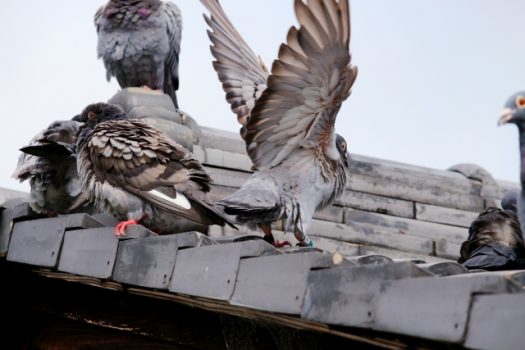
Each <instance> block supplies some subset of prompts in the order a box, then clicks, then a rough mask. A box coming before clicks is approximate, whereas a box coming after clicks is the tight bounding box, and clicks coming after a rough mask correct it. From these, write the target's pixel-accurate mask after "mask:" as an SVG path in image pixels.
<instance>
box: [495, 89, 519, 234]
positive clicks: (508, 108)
mask: <svg viewBox="0 0 525 350" xmlns="http://www.w3.org/2000/svg"><path fill="white" fill-rule="evenodd" d="M507 123H512V124H516V125H517V126H518V132H519V142H520V154H521V156H520V159H521V164H520V178H521V193H520V195H519V196H518V199H517V202H518V217H519V220H520V223H521V231H522V232H525V91H520V92H517V93H515V94H514V95H512V96H511V97H509V99H508V100H507V102H506V103H505V105H504V106H503V110H502V111H501V115H500V118H499V120H498V125H502V124H507Z"/></svg>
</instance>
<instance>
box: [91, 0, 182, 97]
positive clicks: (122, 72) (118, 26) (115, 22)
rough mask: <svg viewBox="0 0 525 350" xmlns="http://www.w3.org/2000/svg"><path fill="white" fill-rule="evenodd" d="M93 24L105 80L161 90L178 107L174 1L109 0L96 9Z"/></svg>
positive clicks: (177, 25)
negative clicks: (114, 79)
mask: <svg viewBox="0 0 525 350" xmlns="http://www.w3.org/2000/svg"><path fill="white" fill-rule="evenodd" d="M95 26H96V28H97V33H98V44H97V54H98V57H99V58H102V60H103V61H104V65H105V67H106V78H107V79H108V80H109V79H110V78H111V77H116V79H117V81H118V83H119V85H120V86H121V87H122V88H126V87H140V86H144V85H145V86H148V87H150V88H151V89H162V90H163V91H164V92H165V93H166V94H168V95H170V96H171V98H172V100H173V103H174V105H175V107H178V103H177V97H176V93H175V92H176V90H177V89H178V88H179V53H180V42H181V32H182V16H181V13H180V10H179V8H178V7H177V6H176V5H175V4H174V3H171V2H167V1H166V2H161V1H160V0H142V1H130V0H110V1H109V2H108V3H107V4H106V5H105V6H103V7H101V8H100V9H99V10H98V11H97V12H96V14H95Z"/></svg>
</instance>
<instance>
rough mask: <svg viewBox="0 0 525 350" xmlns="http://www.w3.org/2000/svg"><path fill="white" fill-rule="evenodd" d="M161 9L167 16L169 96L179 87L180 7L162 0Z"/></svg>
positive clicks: (165, 81)
mask: <svg viewBox="0 0 525 350" xmlns="http://www.w3.org/2000/svg"><path fill="white" fill-rule="evenodd" d="M161 10H162V11H164V14H165V16H166V18H167V21H166V28H167V31H168V38H169V43H170V51H169V54H168V57H167V59H166V69H165V75H166V76H165V77H164V84H165V91H166V93H168V95H170V96H175V91H176V90H178V89H179V53H180V41H181V33H182V16H181V13H180V9H179V8H178V7H177V5H175V4H174V3H172V2H164V3H163V5H162V7H161Z"/></svg>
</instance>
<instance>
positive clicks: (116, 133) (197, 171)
mask: <svg viewBox="0 0 525 350" xmlns="http://www.w3.org/2000/svg"><path fill="white" fill-rule="evenodd" d="M81 120H82V121H84V122H85V124H84V126H83V127H82V128H81V131H80V135H79V138H78V142H77V145H78V146H77V147H78V162H77V164H78V172H79V176H80V178H81V181H82V188H83V190H84V193H86V194H87V196H88V197H89V198H88V199H89V201H90V202H91V203H93V204H94V205H95V207H97V208H99V209H100V210H102V211H105V212H107V213H109V214H111V215H113V216H114V217H116V218H117V219H119V220H122V221H126V220H131V221H135V222H140V223H141V224H143V225H145V226H146V227H148V228H150V229H152V230H155V231H157V232H158V233H176V232H181V231H184V230H187V228H188V220H189V221H192V222H194V223H197V224H198V225H200V226H201V227H204V226H207V225H211V224H218V225H224V224H225V223H229V222H228V221H227V220H226V219H225V218H224V217H223V214H222V213H221V212H219V211H218V210H217V209H216V208H215V206H214V205H213V204H212V203H211V202H209V201H208V200H207V193H208V192H209V191H210V189H211V179H210V177H209V176H208V174H207V173H206V172H205V170H204V169H203V167H202V165H201V164H200V163H199V162H198V161H197V160H195V159H194V158H193V157H192V155H191V153H190V152H189V151H188V150H186V149H185V148H184V147H182V146H181V145H179V144H177V143H176V142H174V141H173V140H171V139H170V138H169V137H168V136H167V135H166V134H165V133H163V132H162V131H160V130H158V129H155V128H154V127H153V126H151V125H150V124H148V123H145V122H143V121H140V120H132V119H128V117H127V115H126V114H125V113H124V111H123V110H122V109H121V108H120V107H117V106H114V105H110V104H106V103H97V104H92V105H89V106H87V107H86V108H85V109H84V111H83V112H82V114H81ZM194 227H195V225H193V229H195V228H194ZM124 231H125V227H124V228H122V227H119V226H117V228H116V233H117V234H123V233H124Z"/></svg>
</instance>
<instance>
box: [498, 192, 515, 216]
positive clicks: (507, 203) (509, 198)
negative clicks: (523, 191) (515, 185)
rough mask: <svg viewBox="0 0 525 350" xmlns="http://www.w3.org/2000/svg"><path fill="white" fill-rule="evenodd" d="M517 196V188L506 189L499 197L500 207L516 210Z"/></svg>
mask: <svg viewBox="0 0 525 350" xmlns="http://www.w3.org/2000/svg"><path fill="white" fill-rule="evenodd" d="M518 196H519V192H518V191H517V190H508V191H506V192H505V194H504V195H503V198H502V199H501V207H502V208H503V209H507V210H514V211H517V210H518Z"/></svg>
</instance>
